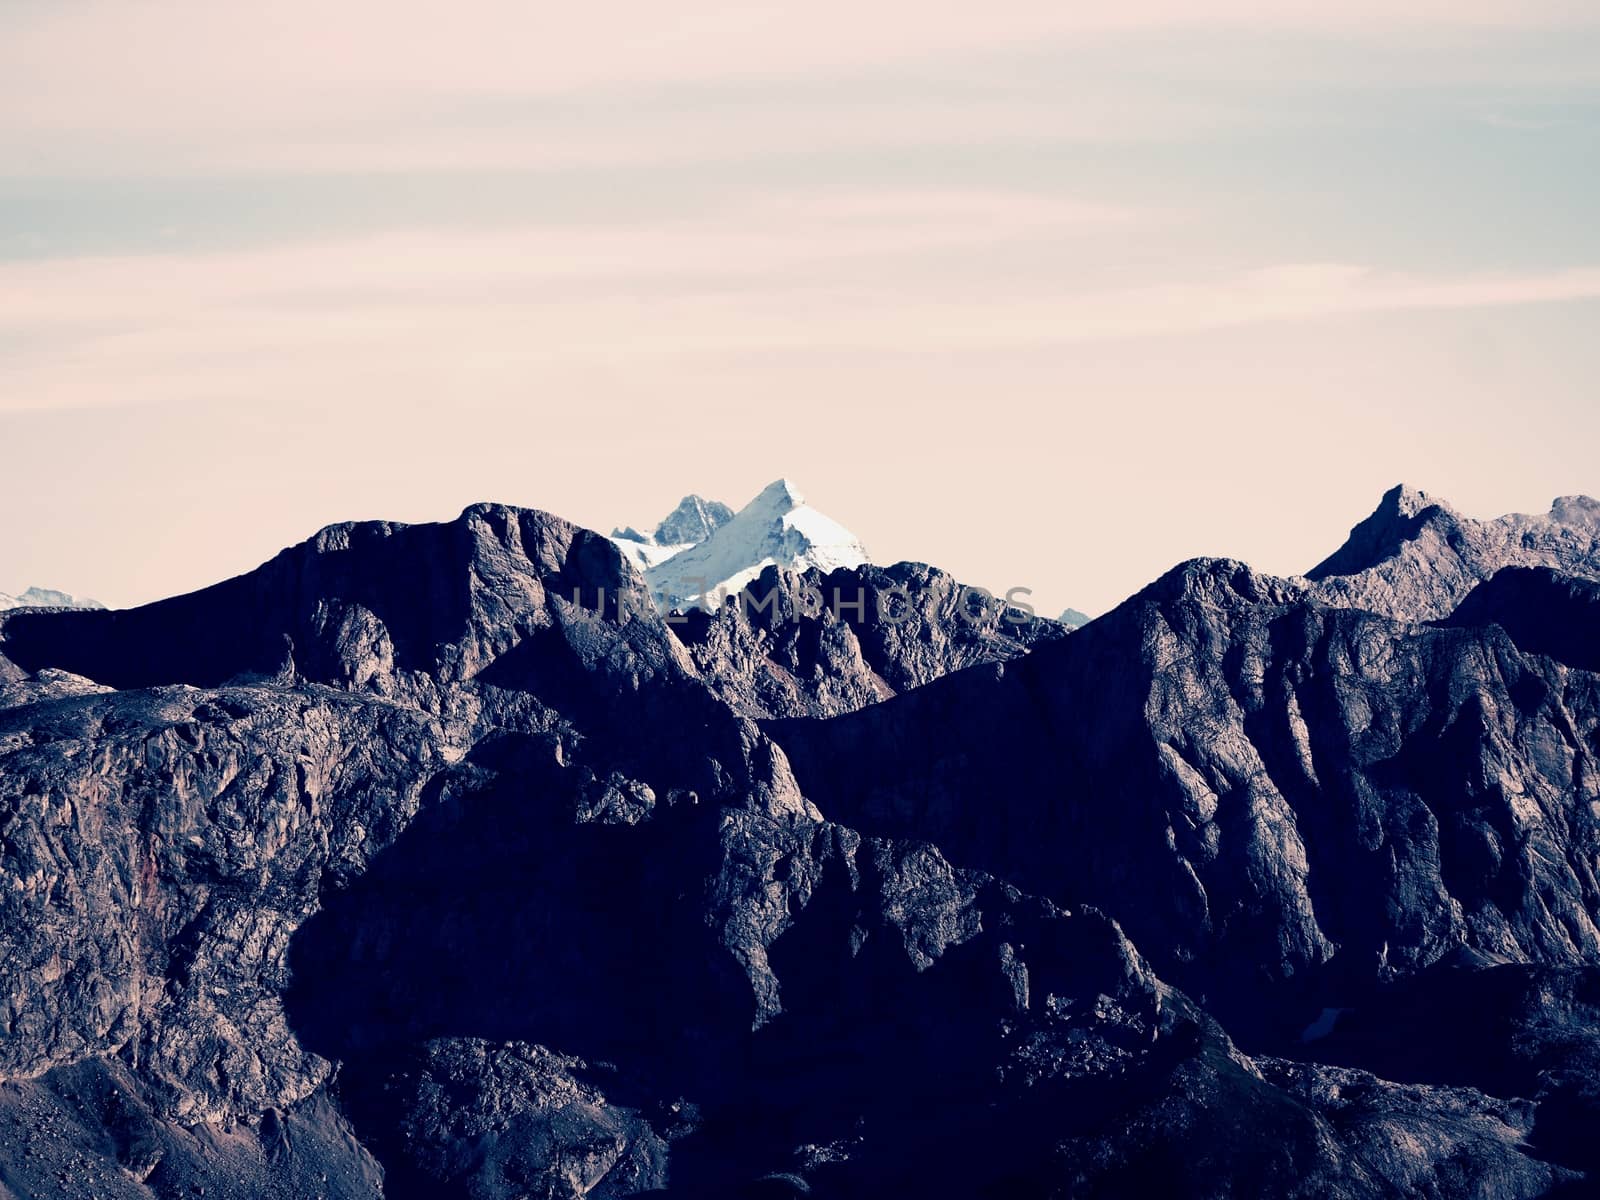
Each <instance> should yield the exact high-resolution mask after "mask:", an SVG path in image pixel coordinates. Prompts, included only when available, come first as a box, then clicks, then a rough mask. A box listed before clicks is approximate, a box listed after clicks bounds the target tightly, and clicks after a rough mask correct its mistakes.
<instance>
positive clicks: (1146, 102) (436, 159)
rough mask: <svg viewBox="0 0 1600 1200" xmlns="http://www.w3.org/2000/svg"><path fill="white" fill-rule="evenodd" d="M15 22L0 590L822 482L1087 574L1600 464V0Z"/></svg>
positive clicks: (898, 0) (434, 12)
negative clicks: (470, 516)
mask: <svg viewBox="0 0 1600 1200" xmlns="http://www.w3.org/2000/svg"><path fill="white" fill-rule="evenodd" d="M1324 7H1325V6H1318V5H1311V4H1300V3H1292V2H1291V3H1277V4H1266V3H1255V2H1252V0H1214V2H1212V3H1208V4H1204V5H1200V6H1180V5H1174V4H1170V3H1165V2H1159V0H1134V2H1133V3H1131V4H1128V5H1122V6H1117V8H1116V10H1115V11H1110V12H1103V13H1097V14H1093V15H1085V14H1082V13H1072V12H1069V11H1065V10H1063V9H1062V7H1061V6H1058V5H1050V4H1044V3H1041V2H1038V0H998V2H997V3H996V4H993V5H989V6H985V7H984V8H983V9H982V10H981V11H980V10H972V11H968V10H963V9H947V8H940V7H933V8H930V7H928V6H925V5H912V4H909V3H905V2H903V0H881V2H879V3H877V4H870V5H859V4H854V5H844V4H840V3H836V2H835V0H821V2H820V3H817V4H814V5H811V6H807V8H806V9H805V10H804V13H803V15H797V12H798V10H795V9H794V8H793V7H792V6H787V7H786V6H783V5H777V4H769V3H762V2H760V0H752V2H746V3H741V4H726V3H718V2H715V0H689V2H688V3H686V4H684V5H681V6H675V7H674V8H673V10H672V11H671V12H670V13H663V12H662V11H660V10H658V9H653V8H651V7H649V6H645V5H642V4H637V3H611V4H603V5H600V6H598V7H593V8H590V9H585V10H583V11H581V12H580V11H577V10H571V11H567V10H564V11H563V12H562V13H561V15H560V18H559V20H555V19H552V18H550V17H549V16H548V15H542V14H541V11H540V10H539V9H538V8H537V6H527V5H522V4H512V3H509V2H505V0H469V2H467V3H457V4H450V5H446V4H443V3H442V2H434V0H412V2H404V3H399V4H390V5H378V4H376V3H372V2H371V0H355V2H353V3H350V4H348V5H341V6H339V8H338V9H337V10H336V11H328V10H326V9H325V8H324V7H320V6H317V5H313V4H311V3H309V0H285V2H284V3H281V4H277V5H273V6H270V7H266V8H260V9H256V8H240V9H238V10H237V11H231V10H228V9H227V8H226V6H215V5H210V4H205V3H200V2H199V0H170V2H169V3H164V4H162V5H160V6H145V7H140V8H137V9H135V8H134V7H133V6H127V5H122V4H117V3H113V2H111V0H85V2H83V3H77V4H73V5H58V4H51V3H45V2H43V0H22V2H20V3H16V4H13V5H9V6H7V7H6V10H5V12H4V13H3V14H0V446H3V447H4V449H5V451H6V454H5V458H4V463H5V469H4V471H3V472H0V506H3V508H4V511H5V512H6V513H7V514H8V518H7V520H6V522H5V523H4V525H3V526H0V591H8V592H15V591H20V590H21V589H23V588H25V587H28V586H30V585H32V586H40V587H49V588H58V589H62V590H66V591H71V592H74V593H78V594H83V595H89V596H94V597H96V598H98V599H100V600H103V601H105V602H106V603H110V604H117V605H129V604H135V603H140V602H144V601H148V600H151V599H155V598H158V597H159V596H162V595H168V594H174V593H178V592H182V591H187V590H192V589H193V588H196V587H200V586H204V585H205V584H208V583H212V582H215V581H217V580H219V579H222V578H225V577H228V576H231V575H234V574H237V573H239V572H241V571H244V570H248V569H249V568H251V567H253V566H255V565H256V564H258V563H260V562H261V561H263V560H265V559H266V558H268V557H270V556H271V555H272V554H274V553H275V552H276V551H277V550H278V549H280V548H282V547H283V546H285V545H288V544H291V543H293V542H296V541H300V540H302V539H304V538H305V537H307V536H309V535H310V534H311V533H312V532H314V531H315V530H316V529H318V528H320V527H322V526H324V525H327V524H330V523H335V522H339V521H345V520H358V519H368V518H385V519H392V520H403V521H420V520H447V519H449V518H451V517H453V516H454V515H455V514H456V513H458V512H459V511H460V510H461V509H462V508H463V507H465V506H466V505H467V504H470V503H474V502H478V501H484V500H491V501H501V502H506V503H515V504H524V505H529V506H533V507H538V508H543V509H546V510H549V511H552V512H555V513H557V514H559V515H561V516H563V517H566V518H568V519H570V520H573V521H576V522H578V523H580V524H583V525H587V526H590V527H592V528H597V529H600V530H601V531H602V532H604V531H608V530H609V529H611V528H612V526H614V525H626V524H632V525H636V526H640V527H641V528H642V527H646V526H648V525H650V524H651V523H653V522H655V521H658V520H659V519H660V518H661V517H662V516H664V515H665V514H666V512H667V511H668V510H670V508H671V507H672V506H673V505H674V504H675V503H676V502H677V500H678V499H679V498H680V497H681V496H682V495H684V494H685V493H686V492H699V493H700V494H702V495H705V496H708V497H712V498H716V499H720V500H722V501H724V502H726V503H728V504H730V505H733V506H735V507H738V506H739V505H741V504H743V503H744V502H745V501H746V500H748V499H749V498H750V497H752V496H753V495H754V494H755V493H756V492H757V491H758V490H759V489H760V488H761V487H762V486H764V485H765V484H766V483H768V482H770V481H771V480H772V479H774V478H777V477H779V476H788V477H790V478H792V479H794V480H795V481H796V482H797V483H798V484H799V485H800V487H801V488H802V489H803V490H805V492H806V494H807V496H808V498H809V499H810V500H811V501H812V502H813V503H814V504H815V505H816V506H817V507H818V508H819V509H821V510H822V511H823V512H825V513H827V514H829V515H830V516H832V517H834V518H836V519H837V520H839V521H840V522H842V523H843V524H845V525H846V526H848V527H849V528H851V529H852V530H853V531H854V532H855V533H856V534H858V535H859V536H860V538H861V539H862V541H863V542H864V543H865V544H866V546H867V548H868V550H869V551H870V552H871V554H872V555H873V557H874V559H875V560H877V561H880V562H893V561H897V560H901V559H912V560H919V561H925V562H929V563H932V564H934V565H936V566H939V567H941V568H944V569H946V570H949V571H951V572H953V573H954V574H955V575H957V576H958V577H959V578H961V579H963V580H965V581H968V582H971V583H975V584H979V585H982V586H986V587H991V588H994V589H997V590H999V589H1004V588H1006V587H1011V586H1022V587H1030V588H1032V589H1033V590H1034V593H1035V597H1034V600H1035V604H1036V607H1037V608H1038V609H1039V610H1040V611H1041V612H1046V613H1050V614H1054V613H1057V612H1059V611H1060V610H1061V609H1062V608H1063V607H1066V606H1071V607H1074V608H1078V609H1081V610H1084V611H1086V612H1091V613H1098V612H1101V611H1104V610H1105V609H1107V608H1109V607H1111V606H1112V605H1114V604H1115V603H1117V602H1118V601H1119V600H1121V599H1122V598H1124V597H1125V596H1127V595H1129V594H1130V593H1132V592H1133V591H1135V590H1137V589H1138V588H1139V587H1140V586H1142V585H1143V584H1144V583H1146V582H1148V581H1149V580H1150V579H1151V578H1153V577H1155V576H1156V575H1158V574H1159V573H1160V572H1161V571H1163V570H1165V569H1166V568H1168V567H1170V566H1171V565H1173V564H1174V563H1176V562H1178V561H1181V560H1183V559H1185V558H1190V557H1194V556H1197V555H1226V556H1229V557H1235V558H1241V559H1244V560H1246V561H1248V562H1250V563H1252V565H1254V566H1257V567H1258V568H1260V569H1262V570H1266V571H1270V572H1273V573H1275V574H1292V573H1295V572H1299V571H1303V570H1305V569H1306V568H1308V567H1310V566H1311V565H1313V564H1314V563H1315V562H1317V561H1318V560H1320V559H1321V558H1322V557H1323V556H1325V555H1326V554H1327V553H1329V552H1330V551H1331V550H1333V549H1334V548H1335V547H1336V546H1337V545H1338V544H1339V543H1340V542H1341V541H1342V540H1343V538H1344V536H1345V534H1346V532H1347V531H1348V530H1349V528H1350V526H1351V525H1353V524H1354V523H1355V522H1357V521H1359V520H1360V519H1361V518H1362V517H1364V516H1365V515H1366V514H1367V513H1368V512H1370V511H1371V509H1372V508H1373V506H1374V505H1375V504H1376V503H1377V500H1378V498H1379V496H1380V495H1381V494H1382V493H1383V492H1384V491H1385V490H1386V489H1387V488H1388V487H1390V486H1392V485H1393V484H1395V483H1397V482H1405V483H1408V484H1411V485H1413V486H1416V487H1419V488H1421V489H1423V490H1425V491H1427V492H1429V493H1431V494H1433V495H1436V496H1439V497H1441V498H1443V499H1446V500H1448V501H1449V502H1450V503H1452V504H1453V505H1455V506H1456V507H1457V508H1458V509H1459V510H1461V511H1462V512H1464V513H1466V514H1468V515H1471V516H1477V517H1492V516H1497V515H1499V514H1501V513H1503V512H1508V511H1522V512H1542V511H1545V510H1546V509H1547V508H1548V506H1549V502H1550V500H1551V499H1552V498H1553V497H1555V496H1558V495H1564V494H1572V493H1587V494H1591V495H1592V494H1595V493H1596V492H1600V472H1597V469H1596V467H1595V465H1594V455H1593V447H1594V446H1595V445H1596V444H1600V404H1597V403H1596V402H1595V396H1594V384H1593V380H1594V379H1595V378H1596V377H1597V368H1600V339H1596V338H1595V337H1594V329H1595V328H1596V318H1597V317H1600V223H1597V222H1595V220H1594V213H1595V212H1596V211H1597V210H1600V170H1597V169H1596V167H1595V165H1594V164H1596V163H1597V162H1600V14H1592V13H1589V12H1586V11H1585V9H1584V6H1581V5H1577V4H1568V3H1532V4H1511V3H1509V2H1507V3H1500V2H1490V3H1485V4H1480V5H1477V6H1473V7H1471V8H1470V9H1467V8H1462V7H1461V6H1451V5H1446V4H1443V3H1422V4H1410V5H1404V4H1402V5H1377V4H1369V3H1364V2H1360V3H1355V4H1352V5H1349V6H1345V7H1344V8H1342V9H1340V10H1339V11H1337V12H1334V11H1324Z"/></svg>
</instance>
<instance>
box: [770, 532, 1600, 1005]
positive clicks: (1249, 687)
mask: <svg viewBox="0 0 1600 1200" xmlns="http://www.w3.org/2000/svg"><path fill="white" fill-rule="evenodd" d="M769 728H770V730H771V731H772V732H773V734H774V736H775V737H776V738H777V740H778V741H779V742H780V744H782V745H783V746H784V748H785V750H786V751H787V753H788V755H789V758H790V760H791V762H792V763H793V764H794V767H795V770H796V772H797V777H798V779H799V781H800V784H801V787H802V789H803V790H804V791H805V793H806V795H807V796H808V797H809V798H811V799H812V800H814V801H815V802H816V803H817V804H818V805H819V806H820V807H821V808H822V810H823V811H824V812H827V813H829V814H830V816H833V817H835V818H837V819H839V820H843V821H845V822H847V823H850V824H854V825H857V826H859V827H860V828H862V829H864V830H867V831H869V832H874V833H883V834H887V835H892V836H921V837H927V838H930V839H932V840H934V841H936V842H938V843H939V844H940V845H941V846H943V847H944V848H945V849H946V850H947V852H948V853H950V854H951V855H952V856H954V857H955V858H956V860H957V861H961V862H967V863H972V864H973V865H977V866H981V867H983V868H984V869H987V870H991V871H994V872H996V873H998V874H1001V875H1003V876H1005V877H1007V878H1009V879H1012V880H1014V881H1016V882H1017V883H1018V884H1020V885H1021V886H1024V887H1027V888H1029V889H1031V890H1035V891H1038V892H1041V893H1043V894H1046V895H1049V896H1052V897H1056V898H1061V899H1067V898H1082V899H1086V900H1088V901H1090V902H1092V903H1095V904H1097V905H1099V906H1101V907H1103V908H1105V909H1107V910H1108V911H1110V912H1114V913H1116V914H1117V917H1118V919H1119V920H1120V921H1121V922H1122V924H1123V925H1124V927H1125V928H1126V929H1127V930H1128V931H1129V933H1130V935H1131V936H1132V937H1133V938H1134V940H1135V941H1136V942H1137V943H1138V944H1140V945H1141V946H1143V947H1146V948H1147V951H1148V952H1149V953H1150V955H1151V957H1152V960H1153V961H1154V962H1155V964H1156V966H1157V969H1158V970H1159V971H1161V972H1162V973H1163V974H1164V975H1165V976H1166V977H1168V978H1170V979H1171V980H1172V981H1173V982H1175V983H1177V984H1179V985H1180V986H1183V987H1185V988H1187V989H1189V990H1191V991H1192V992H1194V993H1195V994H1197V996H1199V997H1203V998H1204V999H1205V1002H1207V1003H1208V1005H1209V1006H1211V1007H1212V1008H1213V1010H1214V1011H1217V1012H1219V1013H1221V1014H1223V1015H1224V1016H1225V1019H1228V1018H1231V1019H1233V1020H1237V1021H1240V1022H1243V1023H1244V1024H1245V1026H1246V1027H1253V1026H1254V1025H1255V1024H1256V1023H1257V1022H1259V1021H1261V1020H1262V1019H1263V1016H1264V1010H1273V1011H1281V1012H1282V1013H1283V1015H1284V1017H1285V1019H1286V1018H1287V1014H1288V1013H1289V1012H1291V1011H1293V1005H1292V1003H1291V998H1292V999H1295V1000H1300V1001H1301V1002H1303V1003H1307V1004H1310V1003H1312V1001H1313V998H1314V997H1319V996H1321V995H1323V993H1324V991H1325V989H1327V988H1329V987H1333V988H1335V990H1337V987H1338V986H1342V985H1343V982H1344V981H1354V980H1364V979H1369V978H1372V977H1374V976H1376V975H1380V974H1383V973H1387V972H1393V971H1409V970H1415V969H1420V968H1422V967H1425V966H1427V965H1429V964H1430V963H1432V962H1435V961H1437V960H1438V959H1439V958H1440V957H1441V956H1443V955H1444V954H1445V953H1446V952H1448V951H1449V950H1451V949H1453V948H1454V947H1456V946H1458V945H1466V946H1469V947H1474V948H1476V949H1479V950H1481V951H1483V952H1484V953H1486V954H1491V955H1495V956H1498V957H1500V958H1502V959H1503V960H1506V961H1533V962H1550V963H1558V962H1559V963H1589V962H1600V930H1597V928H1596V924H1595V917H1596V914H1597V912H1600V907H1597V906H1600V885H1597V881H1596V877H1595V864H1596V853H1597V852H1600V764H1597V762H1596V756H1597V754H1600V740H1597V739H1600V678H1597V677H1596V676H1594V675H1592V674H1590V673H1588V672H1586V671H1583V670H1580V669H1575V668H1571V667H1568V666H1566V665H1565V664H1560V663H1556V662H1553V661H1552V660H1550V659H1547V658H1544V657H1541V656H1538V655H1530V654H1527V653H1525V652H1523V651H1521V650H1519V649H1518V647H1517V646H1516V645H1515V644H1514V643H1513V642H1512V640H1511V639H1510V638H1509V637H1508V636H1507V635H1506V633H1505V632H1504V631H1503V630H1502V629H1500V628H1499V627H1497V626H1494V625H1488V626H1481V627H1475V628H1432V627H1419V626H1411V625H1406V624H1401V623H1397V622H1394V621H1391V620H1388V619H1386V618H1383V617H1379V616H1375V615H1373V614H1370V613H1364V612H1357V611H1353V610H1345V609H1331V608H1325V607H1322V606H1321V605H1319V604H1316V603H1314V602H1312V601H1311V600H1310V599H1309V598H1308V597H1307V595H1306V594H1305V592H1304V591H1303V590H1302V589H1300V588H1299V587H1297V586H1296V585H1293V584H1289V583H1283V582H1280V581H1275V580H1270V579H1266V578H1263V577H1261V576H1257V575H1254V574H1252V573H1251V572H1249V571H1248V570H1247V569H1246V568H1244V567H1243V566H1241V565H1240V564H1236V563H1226V562H1217V561H1199V562H1196V563H1191V564H1186V565H1185V566H1183V567H1181V568H1179V569H1177V570H1175V571H1174V572H1172V573H1170V574H1169V575H1168V576H1166V577H1165V578H1163V579H1162V580H1161V581H1159V582H1158V583H1156V584H1155V585H1152V587H1151V588H1149V589H1147V590H1146V591H1145V592H1143V593H1141V594H1140V595H1138V596H1136V597H1134V598H1133V599H1132V600H1130V601H1128V602H1127V603H1126V604H1125V605H1123V606H1122V607H1121V608H1119V609H1118V610H1116V611H1115V612H1113V613H1110V614H1108V615H1107V616H1104V617H1102V618H1100V619H1099V620H1098V621H1096V622H1094V623H1093V624H1092V625H1090V626H1088V627H1087V628H1085V629H1083V630H1080V631H1078V632H1077V633H1074V634H1073V635H1072V636H1071V637H1069V638H1068V639H1066V640H1065V641H1063V642H1060V643H1057V644H1052V645H1050V646H1046V647H1044V648H1042V649H1040V650H1038V651H1036V652H1035V653H1033V654H1031V655H1029V656H1028V657H1026V658H1024V659H1022V660H1020V661H1019V662H1017V663H1015V664H1008V665H1006V666H1004V667H994V668H978V669H975V670H972V671H967V672H963V673H960V674H958V675H955V676H952V677H950V678H948V679H945V680H941V681H938V682H936V683H933V684H930V685H929V686H927V687H925V688H922V689H919V690H918V691H916V692H914V693H912V694H910V695H908V696H906V697H903V698H901V699H900V700H899V701H896V702H894V703H892V704H887V705H882V706H879V707H877V708H873V709H868V710H864V711H863V712H860V713H857V714H853V715H851V716H848V717H844V718H840V719H837V720H834V721H829V722H803V721H791V722H779V723H774V724H772V725H771V726H769ZM1285 1004H1288V1005H1289V1007H1288V1008H1284V1007H1283V1006H1284V1005H1285ZM1314 1013H1315V1009H1314V1008H1313V1009H1312V1015H1314ZM1296 1019H1298V1018H1296ZM1307 1019H1309V1018H1307Z"/></svg>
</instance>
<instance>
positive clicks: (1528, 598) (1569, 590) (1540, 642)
mask: <svg viewBox="0 0 1600 1200" xmlns="http://www.w3.org/2000/svg"><path fill="white" fill-rule="evenodd" d="M1443 624H1445V625H1457V626H1467V627H1470V626H1476V625H1498V626H1500V627H1501V628H1502V629H1504V630H1505V631H1506V633H1507V634H1509V635H1510V636H1511V640H1512V641H1513V642H1515V643H1516V644H1517V646H1518V647H1520V648H1521V649H1523V650H1525V651H1527V652H1528V653H1529V654H1544V655H1548V656H1549V657H1550V658H1553V659H1555V660H1556V661H1557V662H1563V663H1566V664H1567V665H1568V666H1571V667H1578V668H1579V669H1581V670H1584V671H1600V583H1596V582H1594V581H1593V580H1589V579H1578V578H1574V577H1573V576H1571V575H1563V574H1561V573H1560V572H1558V571H1552V570H1550V569H1548V568H1533V567H1506V568H1505V569H1504V570H1502V571H1499V572H1497V573H1496V574H1495V575H1494V577H1493V578H1492V579H1490V580H1489V581H1488V582H1487V583H1482V584H1479V585H1478V586H1477V587H1475V588H1473V590H1472V591H1471V592H1470V593H1469V594H1468V596H1467V598H1466V599H1465V600H1463V601H1462V602H1461V604H1460V605H1459V606H1458V607H1457V608H1456V610H1455V611H1454V612H1453V613H1451V614H1450V615H1449V616H1448V617H1447V618H1445V620H1444V622H1443Z"/></svg>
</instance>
